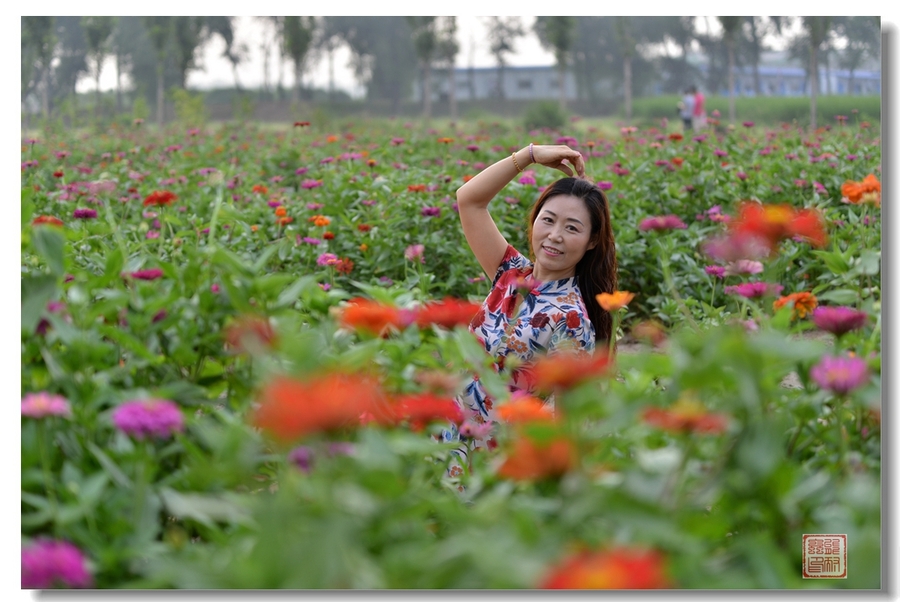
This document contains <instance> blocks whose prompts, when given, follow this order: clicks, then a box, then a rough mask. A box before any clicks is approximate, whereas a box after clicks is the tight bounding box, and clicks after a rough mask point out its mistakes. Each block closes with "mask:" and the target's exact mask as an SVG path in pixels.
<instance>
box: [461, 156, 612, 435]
mask: <svg viewBox="0 0 900 602" xmlns="http://www.w3.org/2000/svg"><path fill="white" fill-rule="evenodd" d="M532 163H536V164H539V165H544V166H546V167H552V168H555V169H558V170H560V171H562V172H563V173H564V174H566V175H567V176H569V177H565V178H562V179H560V180H557V181H556V182H554V183H552V184H551V185H549V186H548V187H547V188H546V189H545V190H544V192H543V193H542V194H541V196H540V197H539V198H538V199H537V202H536V203H535V204H534V207H533V208H532V209H531V214H530V218H529V227H528V245H529V250H530V255H531V259H529V258H527V257H525V256H524V255H523V254H522V253H520V252H519V251H517V250H516V249H515V248H513V247H512V246H511V245H510V244H509V243H508V242H507V240H506V239H505V238H504V237H503V235H502V234H501V233H500V230H499V229H498V228H497V225H496V224H495V223H494V220H493V218H492V217H491V214H490V212H489V211H488V205H489V204H490V202H491V200H492V199H493V198H494V197H495V196H496V195H497V194H498V193H499V192H500V191H501V190H502V189H503V188H504V187H505V186H506V185H507V184H508V183H509V182H510V181H511V180H512V179H513V178H514V177H515V176H516V175H518V174H519V173H521V172H522V171H523V170H524V168H525V167H526V166H527V165H530V164H532ZM573 168H574V173H573ZM575 175H577V176H578V177H572V176H575ZM456 199H457V202H458V206H459V218H460V221H461V222H462V228H463V234H464V235H465V237H466V241H467V242H468V243H469V247H470V248H471V249H472V252H473V253H474V254H475V258H476V259H477V260H478V263H479V264H480V265H481V268H482V269H483V270H484V271H485V273H486V274H488V276H490V277H492V278H493V280H492V286H491V292H490V294H489V295H488V296H487V298H486V299H485V301H484V303H483V305H482V307H481V309H480V310H479V312H478V314H476V316H475V318H474V319H473V320H472V322H471V324H470V325H469V330H470V331H471V332H473V333H474V334H475V335H476V336H477V337H478V338H479V340H480V341H481V342H482V344H483V345H484V347H485V350H486V351H487V352H488V353H489V354H491V355H492V356H494V357H495V358H497V360H496V365H497V368H498V370H500V371H503V369H504V364H505V363H506V358H509V357H514V358H516V360H517V362H516V363H520V364H521V363H524V365H523V366H520V367H519V368H517V369H514V370H513V372H512V374H511V375H510V382H511V384H510V389H511V390H512V391H513V392H515V391H517V390H524V391H526V392H529V393H531V391H530V387H529V384H528V379H527V366H528V362H529V361H530V360H532V359H533V358H534V356H535V355H537V354H553V353H557V352H560V351H563V350H569V351H573V352H576V353H582V354H591V353H593V351H594V347H595V346H596V344H597V343H598V342H601V343H602V344H603V345H606V344H607V343H606V342H607V341H608V340H609V337H610V336H613V335H612V333H611V332H610V330H611V328H612V319H611V317H610V315H609V314H608V313H607V312H605V311H604V310H603V309H602V308H601V307H600V305H599V303H598V302H597V300H596V295H597V294H598V293H602V292H607V293H611V292H613V291H615V290H616V247H615V241H614V239H613V234H612V227H611V224H610V217H609V205H608V203H607V200H606V196H605V195H604V194H603V192H602V191H601V190H600V189H599V188H598V187H597V186H595V185H593V184H591V183H590V182H588V181H587V180H586V179H584V158H583V157H582V156H581V153H579V152H578V151H576V150H573V149H571V148H569V147H568V146H565V145H552V146H544V145H539V146H535V145H529V146H527V147H524V148H522V149H519V150H518V151H516V152H515V153H513V154H512V155H511V156H509V157H507V158H505V159H502V160H500V161H497V162H496V163H494V164H493V165H491V166H489V167H487V168H486V169H485V170H484V171H482V172H481V173H479V174H478V175H476V176H475V177H474V178H472V179H471V180H469V181H468V182H466V183H465V184H464V185H463V186H462V187H460V188H459V190H458V191H457V192H456ZM458 399H459V400H460V401H461V402H462V404H463V405H464V407H468V408H469V409H470V410H471V411H472V412H473V414H474V415H475V421H476V422H486V421H489V420H492V412H491V410H492V408H493V400H492V399H491V397H490V396H489V395H488V394H487V393H486V392H485V390H484V387H483V386H482V385H481V383H480V382H479V381H478V379H477V377H476V378H474V379H473V380H472V381H471V382H470V383H469V384H468V386H467V387H466V389H465V391H464V392H463V393H462V394H461V395H460V396H459V398H458ZM454 438H455V433H452V432H445V433H444V440H451V439H454Z"/></svg>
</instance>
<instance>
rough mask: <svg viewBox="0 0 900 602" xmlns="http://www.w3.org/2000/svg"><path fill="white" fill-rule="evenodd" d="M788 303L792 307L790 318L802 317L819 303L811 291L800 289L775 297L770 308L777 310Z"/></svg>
mask: <svg viewBox="0 0 900 602" xmlns="http://www.w3.org/2000/svg"><path fill="white" fill-rule="evenodd" d="M788 304H791V307H792V308H793V309H792V311H791V319H792V320H795V319H798V318H800V319H803V318H805V317H806V316H807V315H809V314H810V313H812V311H813V310H814V309H815V308H816V306H817V305H818V304H819V300H818V299H816V296H815V295H813V294H812V293H810V292H806V291H801V292H799V293H791V294H790V295H785V296H784V297H780V298H778V299H776V300H775V301H774V302H772V308H773V309H775V310H776V311H777V310H779V309H781V308H782V307H784V306H785V305H788Z"/></svg>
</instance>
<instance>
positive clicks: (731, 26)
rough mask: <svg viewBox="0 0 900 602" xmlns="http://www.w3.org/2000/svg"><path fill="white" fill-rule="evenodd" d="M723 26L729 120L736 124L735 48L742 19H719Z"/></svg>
mask: <svg viewBox="0 0 900 602" xmlns="http://www.w3.org/2000/svg"><path fill="white" fill-rule="evenodd" d="M717 18H718V19H719V24H721V25H722V38H723V39H724V40H725V46H726V48H728V120H729V121H730V122H731V123H734V119H735V116H734V96H735V91H734V48H735V46H736V44H737V35H738V32H739V31H740V27H741V21H742V19H741V17H717Z"/></svg>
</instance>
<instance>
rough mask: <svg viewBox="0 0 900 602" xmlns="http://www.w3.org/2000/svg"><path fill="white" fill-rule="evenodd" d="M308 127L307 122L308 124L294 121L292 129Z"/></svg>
mask: <svg viewBox="0 0 900 602" xmlns="http://www.w3.org/2000/svg"><path fill="white" fill-rule="evenodd" d="M308 125H309V122H308V121H295V122H294V127H295V128H296V127H301V128H302V127H306V126H308Z"/></svg>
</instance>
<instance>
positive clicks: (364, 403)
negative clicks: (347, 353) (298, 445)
mask: <svg viewBox="0 0 900 602" xmlns="http://www.w3.org/2000/svg"><path fill="white" fill-rule="evenodd" d="M258 401H259V404H260V405H259V407H258V408H257V409H256V411H255V412H254V413H253V416H252V420H251V421H252V423H253V424H254V425H255V426H257V427H259V428H261V429H263V430H264V431H265V432H266V433H268V434H269V435H271V436H272V437H274V438H275V439H277V440H280V441H282V442H288V441H292V440H295V439H298V438H300V437H303V436H305V435H308V434H310V433H317V432H323V431H329V430H333V429H338V428H342V427H352V426H358V425H359V423H360V416H362V415H363V414H364V413H367V412H373V411H374V410H375V409H376V407H377V406H379V405H383V404H384V403H385V400H384V399H383V394H382V392H381V387H380V386H379V384H378V383H377V382H376V381H375V380H373V379H372V378H369V377H366V376H361V375H350V374H339V373H332V374H327V375H325V376H320V377H317V378H313V379H312V380H308V381H304V380H299V379H295V378H291V377H287V376H280V377H277V378H275V379H274V380H272V381H271V382H269V383H268V384H267V385H266V386H265V387H264V388H263V390H262V392H261V393H260V396H259V400H258Z"/></svg>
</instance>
